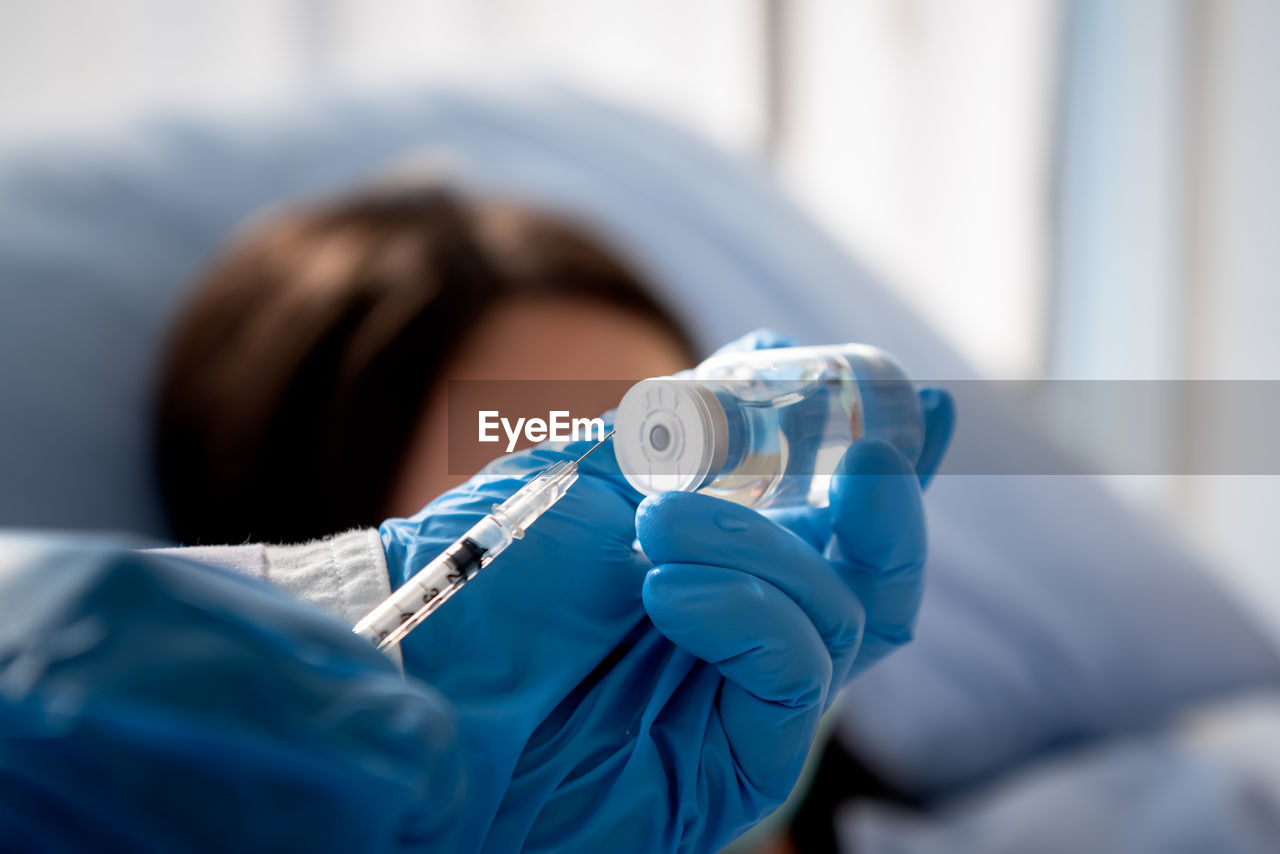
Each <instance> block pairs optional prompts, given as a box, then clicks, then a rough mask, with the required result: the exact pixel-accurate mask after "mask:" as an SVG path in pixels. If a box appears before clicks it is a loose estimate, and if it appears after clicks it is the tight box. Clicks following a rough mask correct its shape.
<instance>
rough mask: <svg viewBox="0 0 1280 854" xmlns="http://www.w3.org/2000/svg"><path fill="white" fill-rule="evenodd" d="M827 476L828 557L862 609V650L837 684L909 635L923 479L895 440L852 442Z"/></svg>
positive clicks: (919, 575)
mask: <svg viewBox="0 0 1280 854" xmlns="http://www.w3.org/2000/svg"><path fill="white" fill-rule="evenodd" d="M836 472H837V474H836V476H835V477H833V478H832V479H831V492H830V495H831V519H832V526H833V528H834V534H835V535H834V537H833V539H832V541H831V543H830V544H829V545H828V547H827V558H828V559H829V560H830V561H831V563H832V564H833V565H834V566H835V567H836V568H837V570H838V571H839V572H840V574H841V575H842V576H843V577H844V579H845V581H846V583H847V584H849V586H850V587H851V588H852V589H853V591H854V593H855V594H856V596H857V598H858V600H859V601H860V602H861V603H862V606H863V608H865V609H866V625H865V627H864V632H863V639H862V645H861V648H860V649H859V651H858V655H857V658H856V660H855V661H854V663H853V667H852V668H851V669H850V671H849V672H848V673H845V674H841V673H837V674H836V679H837V682H838V683H840V682H843V681H847V680H848V679H849V678H850V677H851V676H853V675H855V674H857V673H859V672H861V671H862V670H865V669H866V668H867V667H868V666H869V665H870V664H872V663H874V662H875V661H877V660H879V659H880V658H882V657H884V656H885V655H886V654H887V653H888V652H890V651H891V650H893V649H894V648H896V647H899V646H901V645H902V644H904V643H906V642H907V641H908V640H910V639H911V636H912V629H913V627H914V625H915V618H916V612H917V611H918V610H919V608H920V599H921V596H922V595H923V592H924V564H925V557H926V553H927V545H926V534H925V519H924V505H923V503H922V502H921V493H920V483H919V480H918V479H917V478H916V476H915V471H914V470H913V469H912V468H911V465H910V464H909V463H908V462H907V461H906V459H904V458H903V456H902V454H900V453H898V451H897V449H895V448H894V447H893V446H892V445H890V444H888V443H886V442H881V441H878V440H875V439H865V440H863V441H860V442H855V443H854V444H853V445H852V446H850V448H849V450H848V451H847V452H846V453H845V455H844V458H843V459H842V460H841V461H840V464H839V465H838V466H837V467H836Z"/></svg>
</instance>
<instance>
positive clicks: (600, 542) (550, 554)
mask: <svg viewBox="0 0 1280 854" xmlns="http://www.w3.org/2000/svg"><path fill="white" fill-rule="evenodd" d="M947 403H948V401H947V399H946V398H945V396H942V397H936V399H935V400H934V404H933V405H930V404H929V403H928V402H927V401H926V410H927V411H928V412H931V413H932V415H931V416H930V417H929V419H928V421H929V424H928V427H929V437H930V438H928V439H927V440H926V448H927V449H930V448H932V449H933V452H932V455H931V457H930V459H932V460H934V461H935V462H936V460H937V459H940V457H941V451H942V449H943V448H944V447H945V445H946V437H947V436H948V435H949V433H950V425H951V410H950V407H949V405H946V404H947ZM586 447H588V445H587V443H579V444H578V445H576V446H570V447H568V448H566V449H564V450H563V451H554V450H551V449H549V448H540V449H535V450H533V451H528V452H524V453H521V454H515V455H512V456H510V457H505V458H503V459H502V460H499V461H498V462H497V463H495V464H493V465H492V466H491V467H489V468H488V469H486V470H485V471H484V472H483V473H482V474H481V476H479V477H477V478H475V479H474V480H473V481H471V482H470V483H468V484H466V485H464V486H463V487H460V488H459V489H457V490H454V491H452V492H450V493H447V494H446V495H444V496H442V497H441V498H440V499H437V501H435V502H433V503H432V504H430V505H428V507H427V508H425V509H424V510H423V511H422V513H420V514H418V516H416V517H414V518H413V519H410V520H388V521H387V522H386V523H384V524H383V526H382V529H381V530H382V535H383V541H384V546H385V547H386V552H387V558H388V563H389V566H390V568H391V571H392V574H393V584H399V583H403V581H404V580H405V579H406V578H407V577H408V576H410V575H411V574H412V573H413V572H414V571H415V570H416V569H417V568H418V567H420V566H421V565H422V564H423V563H425V561H426V560H429V559H430V558H431V557H434V555H435V554H437V553H438V552H439V551H440V550H442V549H443V548H444V547H445V546H446V545H448V543H450V542H451V541H452V540H453V539H454V538H455V537H456V536H457V535H458V534H459V533H460V532H462V531H464V530H466V528H468V527H469V526H470V525H471V524H473V523H474V522H475V521H476V519H478V518H479V516H480V515H482V514H484V513H486V512H488V510H489V507H490V506H491V505H492V504H494V503H496V502H499V501H501V500H503V499H505V498H506V497H507V496H509V495H510V494H511V493H512V492H514V491H515V490H516V489H518V488H519V487H520V486H521V485H523V484H524V483H525V482H527V480H528V479H529V478H530V477H532V476H533V475H535V474H537V473H538V472H539V471H541V470H543V469H544V468H546V467H547V466H548V465H550V464H551V463H552V462H555V461H557V460H559V459H568V458H574V457H576V456H578V455H579V454H580V453H581V452H582V451H583V450H585V449H586ZM610 450H611V449H610V448H608V447H606V448H603V449H601V450H600V451H599V452H597V453H596V454H594V455H593V456H591V457H589V458H588V460H587V462H586V463H585V464H584V466H583V468H582V471H583V476H582V478H581V479H580V480H579V481H578V483H577V484H575V485H574V487H573V488H572V489H571V490H570V491H569V493H568V495H567V496H566V497H565V498H564V499H563V500H562V501H561V502H560V504H558V505H557V506H556V507H554V508H553V509H552V510H551V511H549V512H548V513H547V514H546V515H545V516H543V517H542V518H541V519H540V520H539V521H538V523H537V524H536V525H534V526H533V528H531V530H530V531H529V533H528V535H527V536H526V539H525V540H523V541H521V542H519V543H516V544H515V545H513V546H512V547H511V548H510V549H509V550H508V551H507V552H506V553H505V554H504V555H502V557H500V558H499V559H498V560H497V561H495V562H494V563H493V565H491V566H490V567H489V568H487V569H486V570H484V571H483V572H482V573H480V575H479V576H477V577H476V579H475V580H473V581H472V582H471V583H470V585H468V587H467V588H466V589H465V590H464V591H462V593H460V594H459V595H458V596H456V597H455V598H454V599H453V600H451V601H450V602H449V603H448V604H446V605H445V606H444V607H443V608H441V609H440V610H439V611H438V612H436V613H435V614H434V615H433V616H432V617H431V619H429V620H427V621H426V622H425V623H424V624H423V625H422V626H420V627H419V628H418V629H417V630H416V631H415V632H414V633H413V634H411V635H409V636H408V638H406V640H405V641H404V643H403V644H402V651H403V653H404V661H405V668H406V671H407V672H408V673H409V674H411V675H413V676H417V677H420V678H423V679H426V680H427V681H429V682H431V683H432V684H433V685H435V686H436V687H437V688H439V689H440V690H441V691H442V692H443V693H444V694H445V695H446V696H447V697H449V698H450V699H451V700H452V701H453V703H454V704H455V706H456V707H457V708H458V711H459V727H460V734H461V738H462V741H463V743H464V745H465V746H466V754H467V755H468V757H469V762H470V766H471V767H470V769H469V777H470V779H471V780H472V781H473V783H474V785H473V786H472V787H471V789H470V791H469V796H468V804H467V806H466V818H465V820H464V824H465V828H464V833H465V834H466V838H465V839H464V841H463V844H462V846H461V847H460V850H477V849H484V850H492V851H507V850H516V849H525V850H565V851H591V850H672V851H674V850H688V851H703V850H712V849H714V848H716V847H718V846H719V845H721V844H723V843H724V842H726V841H728V839H729V838H732V836H733V835H735V834H736V833H739V832H741V831H742V830H743V829H745V828H746V827H748V826H750V824H752V823H753V822H754V821H756V820H758V819H759V818H760V817H761V816H762V815H764V814H766V813H767V812H768V811H769V810H770V809H772V808H773V807H774V806H776V805H777V803H779V802H780V801H781V799H782V797H783V796H784V795H785V792H786V791H787V790H789V788H790V786H791V785H792V784H793V783H794V779H795V775H796V774H797V773H798V771H799V767H800V763H801V762H802V761H803V758H804V755H805V753H806V751H807V749H808V745H809V740H810V739H811V738H812V735H813V727H814V726H815V725H816V720H817V714H818V713H819V712H820V711H821V709H822V708H824V707H825V705H826V704H827V703H829V702H830V700H831V699H832V697H833V696H834V691H835V689H836V688H838V687H839V686H840V685H842V684H843V683H844V681H846V680H847V679H848V678H849V677H851V676H852V675H853V674H854V673H856V672H858V671H860V669H861V668H862V667H865V666H866V664H867V663H869V662H870V661H872V660H874V659H875V658H878V657H879V656H881V655H883V654H884V653H886V652H887V651H889V650H890V649H892V648H893V647H894V646H896V645H897V644H900V643H902V642H903V641H905V639H906V638H907V637H909V629H910V625H911V622H912V620H913V619H914V615H915V608H916V606H917V605H918V603H919V593H920V583H921V575H920V571H919V570H920V567H921V563H922V561H923V554H924V531H923V517H922V511H921V508H920V498H919V486H918V484H917V478H916V473H915V472H913V471H912V469H911V466H910V464H909V463H908V462H907V461H905V460H903V459H902V458H901V456H900V455H898V454H897V453H896V451H894V450H893V449H892V448H891V447H889V446H887V445H884V444H883V443H876V442H873V443H859V445H858V446H855V449H854V450H851V452H850V456H849V457H848V460H849V462H848V464H849V465H850V466H853V467H854V468H855V469H857V471H855V472H853V473H852V476H851V477H850V478H849V479H837V480H838V482H839V483H840V484H843V486H841V487H840V489H841V490H842V491H841V492H840V493H839V494H833V506H834V507H835V508H836V511H833V512H832V513H827V514H810V515H811V516H815V517H816V518H811V519H807V520H806V525H805V526H804V530H803V534H802V537H801V536H796V535H794V534H792V533H789V532H788V531H787V530H784V529H783V528H782V527H780V526H779V525H777V524H775V523H773V522H772V521H770V520H769V519H766V518H765V517H764V516H761V515H760V514H756V513H754V512H752V511H749V510H745V509H743V508H741V507H737V506H736V505H728V504H726V503H725V502H720V501H717V500H715V499H711V498H708V497H706V496H699V495H684V494H675V495H670V496H664V497H663V498H662V499H651V500H650V502H649V503H648V504H647V505H646V506H650V507H652V508H654V509H653V510H652V511H651V512H650V513H649V514H648V515H647V516H644V517H642V519H645V518H647V519H648V522H646V523H645V525H642V528H641V531H640V534H641V542H642V543H644V544H645V547H646V549H650V548H651V549H652V554H651V555H650V556H651V557H658V558H659V559H660V560H661V561H662V564H663V567H664V568H663V569H662V571H661V572H659V573H658V575H656V576H655V575H653V574H652V573H651V572H650V570H652V569H654V566H653V564H651V563H650V562H649V560H648V559H646V558H645V557H644V556H643V555H641V554H638V553H636V552H635V551H634V550H633V548H632V543H633V542H634V540H635V539H636V536H637V527H636V521H635V513H636V507H637V505H638V503H639V500H640V496H639V495H638V494H637V493H635V492H634V491H633V490H632V489H631V488H630V486H629V485H628V484H627V483H626V481H625V480H624V479H623V478H622V476H621V474H620V473H618V471H617V464H616V462H615V461H614V458H613V455H612V454H611V453H610V452H609V451H610ZM859 484H860V485H861V486H859ZM664 501H665V503H664ZM659 508H662V509H659ZM833 519H834V520H835V521H834V522H833V521H832V520H833ZM791 521H792V522H795V521H796V520H794V519H793V520H791ZM722 522H723V524H722ZM646 525H647V527H646ZM860 525H865V526H866V532H865V533H864V535H863V536H856V535H851V534H848V533H846V534H845V535H844V538H843V540H842V541H839V542H838V544H837V545H833V546H832V547H831V548H832V549H834V550H833V551H829V552H828V553H827V554H826V556H825V557H824V555H823V553H822V549H823V548H824V547H826V545H827V541H829V540H831V538H832V535H833V533H836V532H838V531H846V532H848V531H855V532H856V531H858V530H859V526H860ZM824 538H825V539H824ZM806 540H807V542H806ZM744 542H747V543H748V545H747V546H743V543H744ZM735 544H736V545H735ZM717 554H720V555H722V556H723V560H722V561H721V562H720V563H718V564H715V568H716V569H717V574H716V577H715V578H713V579H711V580H710V581H708V579H706V578H702V577H694V576H696V575H697V574H698V569H697V565H702V564H707V566H704V567H703V568H705V569H710V568H712V567H711V566H710V564H711V563H714V561H713V557H710V556H714V555H717ZM726 561H727V562H726ZM792 570H794V572H792ZM646 576H648V578H649V579H650V580H649V581H647V582H646ZM753 591H756V592H755V593H753ZM766 591H773V592H772V593H769V594H768V595H764V593H765V592H766ZM757 594H759V595H757ZM737 605H743V606H744V607H746V606H748V605H749V606H751V607H749V608H746V610H745V611H744V610H741V609H737V607H736V606H737ZM748 612H749V613H748ZM744 615H746V616H745V617H744ZM864 615H865V616H866V618H867V619H869V620H870V623H869V632H868V634H867V635H866V639H865V640H864V636H863V619H864ZM785 638H791V641H794V643H792V642H791V641H786V642H783V640H784V639H785ZM757 641H758V642H760V643H766V644H768V648H767V652H768V654H767V655H762V656H761V655H757V656H751V655H749V654H748V653H749V652H750V649H751V647H752V645H753V643H755V642H757ZM726 650H732V652H725V651H726ZM720 653H724V654H725V655H727V656H728V658H717V656H718V655H720ZM739 656H741V658H739ZM731 659H732V660H731ZM824 659H825V664H824V663H823V662H824ZM735 662H736V663H735ZM726 668H727V669H726ZM796 692H798V693H796ZM727 696H736V697H738V698H739V700H737V701H733V702H730V703H729V705H728V706H727V707H722V705H721V702H720V699H719V698H721V697H727ZM751 697H754V698H755V699H756V702H755V704H753V703H752V702H751V701H750V698H751ZM784 697H786V698H789V699H785V700H784V699H783V698H784ZM770 709H773V710H775V711H774V712H773V713H767V714H766V712H768V711H769V710H770ZM726 715H727V717H726ZM779 727H781V728H782V729H784V730H785V733H780V731H779ZM753 749H754V750H756V754H755V755H753V756H750V758H749V759H747V760H746V762H745V764H742V763H741V762H740V761H739V760H740V759H741V758H742V757H746V756H749V755H750V754H751V751H752V750H753ZM744 775H745V776H744ZM734 781H736V782H734Z"/></svg>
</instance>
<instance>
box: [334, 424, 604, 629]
mask: <svg viewBox="0 0 1280 854" xmlns="http://www.w3.org/2000/svg"><path fill="white" fill-rule="evenodd" d="M612 435H613V431H612V430H610V431H609V433H608V435H606V436H605V437H604V439H601V440H600V441H599V442H597V443H596V444H594V445H592V446H591V447H590V448H589V449H587V453H585V454H583V455H582V456H580V457H578V459H576V460H562V461H560V462H558V463H556V464H555V465H553V466H551V467H550V468H549V469H547V470H546V471H544V472H542V473H541V474H539V475H538V476H537V477H535V478H534V479H533V480H531V481H529V482H528V483H526V484H525V485H524V486H522V487H520V489H519V490H517V491H516V493H515V494H514V495H512V496H511V497H510V498H508V499H507V500H506V501H504V502H502V503H501V504H495V505H493V510H492V512H490V513H489V515H488V516H485V517H484V518H483V519H481V520H480V521H479V522H477V523H476V524H474V525H472V526H471V529H470V530H468V531H467V532H466V533H465V534H463V535H462V536H461V537H459V538H458V539H457V540H455V541H454V542H453V544H452V545H451V546H449V547H448V548H447V549H445V550H444V551H443V552H441V553H440V555H439V556H438V557H436V558H435V559H434V560H432V561H431V563H429V564H427V565H426V566H425V567H423V568H422V570H421V571H419V572H417V573H415V574H414V576H413V577H412V578H410V579H409V580H408V581H406V582H405V583H404V585H403V586H402V587H400V588H399V589H398V590H396V591H395V592H394V593H392V594H391V595H390V596H388V597H387V598H386V599H385V600H384V601H383V602H382V604H380V605H378V607H376V608H374V609H373V610H372V611H370V612H369V613H368V614H367V615H366V616H365V617H364V619H362V620H361V621H360V622H358V623H356V625H355V628H354V629H352V631H354V632H355V633H356V634H358V635H360V636H362V637H365V638H368V639H369V640H370V641H372V642H373V643H375V644H377V645H378V649H386V648H387V647H390V646H394V645H395V644H398V643H399V642H400V641H401V640H403V639H404V636H405V635H407V634H409V632H411V631H413V630H414V629H415V628H417V626H418V624H419V623H421V622H422V621H423V620H425V619H426V618H427V617H429V616H431V614H432V613H433V612H434V611H435V610H436V609H437V608H439V607H440V606H441V605H443V604H444V603H445V602H446V601H448V599H449V597H451V596H452V595H453V594H455V593H457V592H458V591H459V590H461V589H462V588H463V586H464V585H466V583H467V582H468V581H470V580H471V579H473V578H475V576H476V573H478V572H479V571H480V570H482V569H484V568H485V567H486V566H488V565H489V563H490V562H491V561H492V560H493V559H494V558H495V557H497V556H498V555H500V554H502V552H503V551H505V550H506V548H507V546H509V545H511V544H512V543H513V542H515V541H516V540H518V539H520V538H521V537H523V536H524V533H525V531H527V530H529V526H530V525H532V524H533V522H534V520H536V519H537V518H538V517H539V516H541V515H542V514H543V513H545V512H547V510H549V509H551V507H552V506H554V505H555V503H556V502H557V501H559V500H560V499H561V498H563V497H564V494H565V493H566V492H568V491H569V487H571V486H573V484H574V482H575V481H577V479H578V463H580V462H582V461H583V460H585V459H586V458H587V456H588V455H589V454H590V453H591V452H592V451H594V450H595V449H596V448H598V447H600V446H601V445H603V444H604V443H605V441H606V440H607V439H608V438H609V436H612Z"/></svg>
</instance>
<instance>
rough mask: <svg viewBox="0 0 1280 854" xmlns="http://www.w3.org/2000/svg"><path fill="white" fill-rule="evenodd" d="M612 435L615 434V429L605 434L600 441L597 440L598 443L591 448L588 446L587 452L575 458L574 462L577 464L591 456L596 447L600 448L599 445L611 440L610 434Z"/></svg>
mask: <svg viewBox="0 0 1280 854" xmlns="http://www.w3.org/2000/svg"><path fill="white" fill-rule="evenodd" d="M612 435H613V431H612V430H610V431H609V432H608V433H606V434H604V438H602V439H601V440H600V441H599V442H596V443H595V444H594V445H592V446H591V447H590V448H587V452H586V453H585V454H583V455H582V456H580V457H578V458H577V459H576V460H574V461H573V464H574V465H575V466H576V465H577V464H578V463H580V462H582V461H583V460H585V459H586V458H587V457H589V456H591V454H592V453H594V452H595V449H596V448H598V447H600V446H601V445H603V444H604V443H605V442H607V441H609V437H610V436H612Z"/></svg>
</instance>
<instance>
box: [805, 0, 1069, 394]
mask: <svg viewBox="0 0 1280 854" xmlns="http://www.w3.org/2000/svg"><path fill="white" fill-rule="evenodd" d="M793 8H794V10H795V22H794V28H793V32H792V33H791V38H790V49H789V54H788V58H789V60H790V64H789V68H788V74H789V76H790V79H791V91H792V103H791V109H790V110H789V111H788V112H787V114H786V120H785V123H784V144H783V157H782V162H781V167H782V174H783V176H784V177H785V178H786V179H787V180H788V181H789V182H790V183H791V185H792V186H793V187H794V188H795V189H796V191H797V192H798V193H799V195H800V196H801V197H802V198H803V199H805V200H806V201H807V202H808V203H809V204H810V205H811V206H812V208H813V209H814V210H815V211H816V212H817V213H818V215H819V216H820V217H821V218H822V219H823V220H824V221H825V223H826V224H827V226H828V227H829V228H831V229H832V230H833V231H834V232H835V233H836V234H837V235H838V236H840V237H841V238H842V239H843V240H844V241H845V242H846V243H847V244H848V245H849V246H850V247H852V248H854V249H855V250H856V251H858V252H859V253H860V254H861V255H862V256H863V257H864V258H865V259H867V260H868V261H869V262H870V264H871V265H872V266H873V267H875V268H877V269H878V270H879V271H880V272H881V273H882V274H883V275H884V276H885V277H887V278H888V279H889V280H890V281H891V282H892V283H893V284H894V285H895V286H897V287H898V288H899V289H900V290H901V292H902V293H903V294H904V295H905V296H906V298H907V299H908V300H909V301H910V302H911V303H912V304H914V305H915V307H916V308H917V309H918V310H919V311H920V312H921V313H922V314H923V315H924V316H925V317H926V318H928V319H929V320H930V321H932V322H933V324H934V326H935V327H936V328H937V329H938V330H939V331H941V332H942V333H943V334H944V335H945V336H946V337H948V338H949V339H951V341H952V342H953V343H955V344H956V345H957V346H958V347H959V348H960V349H961V351H962V352H964V353H965V354H966V355H967V356H969V358H970V359H971V360H972V361H974V362H975V363H976V364H977V365H978V366H979V367H980V368H982V369H984V370H985V371H986V372H987V373H988V374H990V375H992V376H996V377H1002V378H1030V377H1037V376H1039V375H1040V374H1041V372H1042V370H1043V368H1044V356H1045V330H1046V328H1047V319H1046V317H1045V308H1046V303H1045V296H1046V293H1047V282H1048V273H1049V267H1048V249H1049V244H1048V238H1049V222H1048V215H1049V208H1048V205H1047V198H1048V190H1049V187H1050V184H1051V166H1052V161H1051V153H1052V147H1051V145H1050V143H1051V138H1052V130H1053V128H1052V120H1053V109H1054V97H1053V96H1054V94H1055V85H1056V81H1055V71H1056V63H1057V50H1056V36H1057V30H1056V22H1057V17H1058V3H1057V2H1055V0H967V2H962V3H958V2H955V0H861V2H856V3H850V2H844V0H801V2H796V3H794V4H793Z"/></svg>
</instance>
